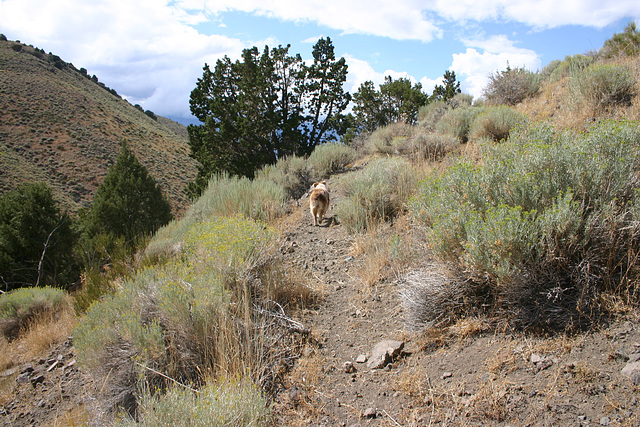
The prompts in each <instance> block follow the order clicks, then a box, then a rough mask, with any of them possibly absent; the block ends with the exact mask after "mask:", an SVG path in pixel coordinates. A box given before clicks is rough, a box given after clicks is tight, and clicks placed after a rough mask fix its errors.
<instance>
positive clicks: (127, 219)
mask: <svg viewBox="0 0 640 427" xmlns="http://www.w3.org/2000/svg"><path fill="white" fill-rule="evenodd" d="M172 217H173V216H172V214H171V206H170V205H169V202H168V201H167V199H166V197H165V196H164V194H163V193H162V190H161V189H160V186H159V185H158V184H157V183H156V181H155V179H154V178H153V177H152V176H151V175H149V173H148V171H147V168H145V167H144V166H143V165H141V164H140V162H138V159H136V157H135V155H134V154H133V153H132V152H131V151H130V150H129V148H128V147H127V145H126V144H123V146H122V149H121V151H120V154H119V155H118V158H117V160H116V163H115V164H114V165H113V166H112V167H111V168H110V169H109V171H108V172H107V176H106V177H105V179H104V181H103V182H102V184H100V186H99V187H98V190H97V191H96V194H95V196H94V198H93V202H92V204H91V207H90V209H89V212H88V215H87V217H86V219H85V224H84V226H85V228H86V229H87V231H88V234H89V236H96V235H100V234H107V235H111V236H113V237H115V238H118V237H123V238H124V239H125V241H126V242H127V244H129V245H132V246H134V245H135V243H136V242H137V240H139V239H140V238H142V237H145V236H149V235H150V234H151V233H153V232H155V231H156V230H157V229H158V228H160V227H161V226H163V225H165V224H166V223H168V222H169V221H170V220H171V218H172Z"/></svg>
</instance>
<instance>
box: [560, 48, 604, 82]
mask: <svg viewBox="0 0 640 427" xmlns="http://www.w3.org/2000/svg"><path fill="white" fill-rule="evenodd" d="M593 61H594V57H593V56H588V55H580V54H578V55H573V56H567V57H565V58H564V61H562V62H561V63H560V64H558V65H557V66H556V67H555V68H554V70H553V71H552V72H551V75H550V77H549V79H550V80H551V81H552V82H556V81H558V80H560V79H562V78H565V77H571V76H574V75H576V74H579V73H581V72H582V71H584V70H585V69H586V68H587V67H589V66H590V65H591V64H592V63H593Z"/></svg>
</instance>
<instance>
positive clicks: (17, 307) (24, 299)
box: [0, 286, 69, 339]
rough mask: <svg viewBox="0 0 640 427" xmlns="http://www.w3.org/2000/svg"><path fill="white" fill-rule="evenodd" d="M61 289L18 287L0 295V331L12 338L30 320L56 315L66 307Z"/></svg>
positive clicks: (67, 302) (66, 301)
mask: <svg viewBox="0 0 640 427" xmlns="http://www.w3.org/2000/svg"><path fill="white" fill-rule="evenodd" d="M68 305H69V300H68V298H67V295H66V293H65V292H64V291H63V290H62V289H57V288H52V287H49V286H45V287H42V288H33V287H29V288H19V289H15V290H13V291H10V292H7V293H4V294H2V295H0V333H1V334H2V335H3V336H5V337H6V338H8V339H14V338H16V337H17V336H18V334H19V333H20V332H21V331H22V330H24V329H25V328H26V327H27V326H28V325H29V323H30V322H32V321H33V320H34V319H36V318H37V317H38V316H42V315H56V314H57V313H60V312H62V311H65V310H66V309H68Z"/></svg>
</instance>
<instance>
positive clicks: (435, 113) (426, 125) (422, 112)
mask: <svg viewBox="0 0 640 427" xmlns="http://www.w3.org/2000/svg"><path fill="white" fill-rule="evenodd" d="M448 110H449V103H448V102H447V101H443V100H440V99H439V100H437V101H432V102H430V103H428V104H427V105H424V106H422V107H420V109H419V110H418V125H419V126H420V127H421V128H423V129H425V130H427V131H435V130H436V126H437V124H438V122H439V121H440V119H441V118H442V116H443V115H444V113H445V112H447V111H448Z"/></svg>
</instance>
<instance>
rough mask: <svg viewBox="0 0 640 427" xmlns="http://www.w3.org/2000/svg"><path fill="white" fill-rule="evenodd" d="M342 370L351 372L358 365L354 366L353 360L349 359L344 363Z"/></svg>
mask: <svg viewBox="0 0 640 427" xmlns="http://www.w3.org/2000/svg"><path fill="white" fill-rule="evenodd" d="M342 370H343V371H345V372H346V373H347V374H351V373H353V372H355V371H356V367H355V366H353V362H351V361H349V360H348V361H346V362H344V363H343V364H342Z"/></svg>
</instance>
